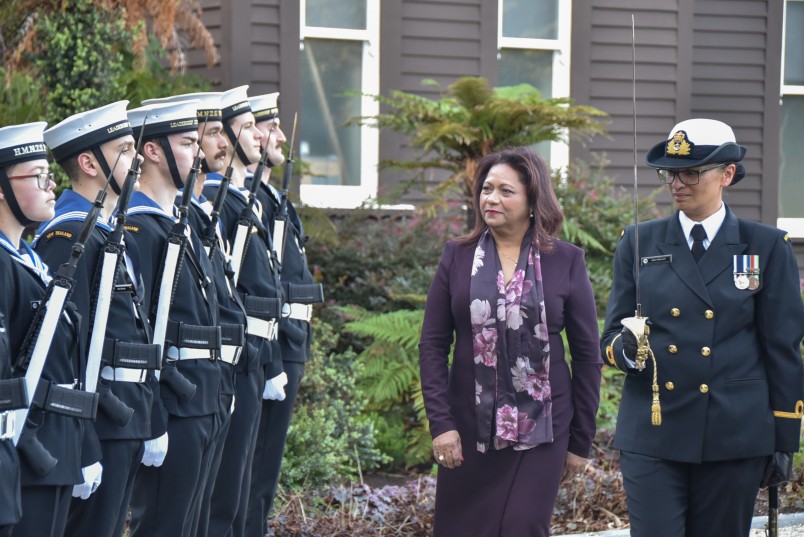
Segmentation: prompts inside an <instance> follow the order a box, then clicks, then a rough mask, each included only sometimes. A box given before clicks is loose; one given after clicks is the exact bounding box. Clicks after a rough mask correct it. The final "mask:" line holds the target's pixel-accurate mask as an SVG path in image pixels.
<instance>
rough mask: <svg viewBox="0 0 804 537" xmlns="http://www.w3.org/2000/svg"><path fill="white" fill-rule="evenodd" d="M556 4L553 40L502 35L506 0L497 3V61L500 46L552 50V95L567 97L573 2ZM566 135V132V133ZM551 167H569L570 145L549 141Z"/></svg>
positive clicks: (560, 0) (569, 0) (499, 0)
mask: <svg viewBox="0 0 804 537" xmlns="http://www.w3.org/2000/svg"><path fill="white" fill-rule="evenodd" d="M556 1H557V3H558V36H557V38H556V39H533V38H524V37H506V36H504V35H503V12H504V7H505V6H504V5H503V4H504V3H505V0H498V3H497V13H498V15H497V60H498V61H499V60H500V56H501V52H502V49H519V50H551V51H553V80H552V87H551V91H552V92H553V95H552V97H554V98H561V97H569V96H570V58H572V56H571V53H572V48H571V44H572V1H571V0H556ZM565 134H566V133H565ZM547 164H548V165H549V166H550V167H551V168H553V169H562V170H563V169H566V168H567V166H569V144H568V143H566V142H551V143H550V161H549V162H548V163H547Z"/></svg>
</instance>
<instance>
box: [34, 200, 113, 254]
mask: <svg viewBox="0 0 804 537" xmlns="http://www.w3.org/2000/svg"><path fill="white" fill-rule="evenodd" d="M93 205H94V204H93V203H92V202H91V201H89V200H88V199H86V198H85V197H84V196H82V195H81V194H77V193H76V192H75V191H73V190H69V189H68V190H65V191H64V192H62V193H61V195H60V196H59V199H58V200H56V206H55V207H54V211H55V216H54V217H53V219H51V220H49V221H47V222H43V223H42V224H41V225H40V226H39V229H38V230H37V231H36V238H35V239H34V243H33V244H34V245H36V241H38V240H39V237H41V236H42V235H43V234H44V233H45V232H47V231H48V230H50V229H52V228H54V227H56V226H57V225H59V224H62V223H64V222H72V221H76V220H78V221H81V222H83V221H84V220H86V217H87V214H89V212H90V211H91V210H92V207H93ZM110 223H111V219H110V220H109V221H107V220H104V219H103V216H102V215H101V214H98V218H97V220H96V221H95V225H97V226H98V227H100V228H103V229H104V230H106V231H112V226H111V225H110Z"/></svg>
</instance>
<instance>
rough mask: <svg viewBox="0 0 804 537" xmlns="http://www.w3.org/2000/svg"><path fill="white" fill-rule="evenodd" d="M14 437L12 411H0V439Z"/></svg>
mask: <svg viewBox="0 0 804 537" xmlns="http://www.w3.org/2000/svg"><path fill="white" fill-rule="evenodd" d="M9 438H14V411H13V410H8V411H6V412H0V440H8V439H9Z"/></svg>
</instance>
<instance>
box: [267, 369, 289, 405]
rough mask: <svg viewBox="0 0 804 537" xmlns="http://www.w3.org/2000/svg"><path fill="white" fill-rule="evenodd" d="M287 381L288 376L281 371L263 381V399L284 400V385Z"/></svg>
mask: <svg viewBox="0 0 804 537" xmlns="http://www.w3.org/2000/svg"><path fill="white" fill-rule="evenodd" d="M287 383H288V376H287V374H286V373H285V372H284V371H283V372H282V373H279V374H278V375H277V376H275V377H274V378H272V379H270V380H266V381H265V389H264V390H263V391H262V398H263V399H273V400H274V401H284V400H285V385H286V384H287Z"/></svg>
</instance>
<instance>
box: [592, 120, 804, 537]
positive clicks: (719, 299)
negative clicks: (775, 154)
mask: <svg viewBox="0 0 804 537" xmlns="http://www.w3.org/2000/svg"><path fill="white" fill-rule="evenodd" d="M745 152H746V149H745V147H743V146H741V145H738V144H737V143H736V141H735V137H734V133H733V132H732V129H731V128H730V127H729V126H728V125H726V124H725V123H722V122H720V121H715V120H711V119H691V120H687V121H683V122H681V123H679V124H678V125H676V126H675V128H673V130H672V131H671V132H670V134H669V136H668V139H667V140H665V141H663V142H661V143H659V144H657V145H656V146H654V147H653V148H652V149H651V150H650V151H649V152H648V155H647V162H648V164H649V165H650V166H652V167H654V168H657V170H658V173H659V179H660V181H661V182H663V183H666V184H667V185H668V188H669V190H670V194H671V195H672V196H673V200H674V202H675V204H676V207H677V209H678V211H677V212H676V213H675V214H673V215H672V216H670V217H668V218H662V219H658V220H652V221H649V222H643V223H640V224H639V250H638V251H639V257H640V259H638V260H636V261H638V263H635V259H634V258H635V243H634V239H635V237H634V227H633V226H631V227H629V228H627V229H626V231H625V234H624V236H623V238H622V240H621V241H620V244H619V246H618V248H617V252H616V254H615V259H614V279H613V287H612V291H611V297H610V299H609V304H608V311H607V313H606V326H605V329H604V333H603V338H602V347H603V354H604V358H605V359H606V360H607V362H608V363H609V364H610V365H612V366H613V367H617V368H619V369H621V370H623V371H625V372H626V374H627V376H626V379H625V387H624V389H623V394H622V402H621V404H620V412H619V417H618V420H617V431H616V437H615V442H614V446H615V447H616V448H618V449H620V450H621V468H622V473H623V478H624V485H625V490H626V493H627V496H628V511H629V517H630V522H631V535H633V536H635V537H639V536H650V537H660V536H661V537H664V536H668V537H671V536H679V537H680V536H686V537H698V536H707V537H708V536H711V535H724V536H726V535H727V536H734V537H737V536H747V535H748V534H749V531H750V523H751V517H752V515H753V508H754V502H755V499H756V496H757V492H758V489H759V488H760V482H761V481H762V480H763V475H764V473H765V472H766V470H768V469H770V470H774V471H775V473H782V474H783V473H785V472H789V471H790V467H789V464H790V462H791V460H792V454H793V453H794V452H796V451H798V449H799V431H800V427H801V418H802V415H803V414H802V412H803V411H804V402H802V389H803V388H804V385H802V382H803V380H802V379H803V378H804V368H802V360H801V355H800V354H799V345H800V343H801V339H802V336H804V307H802V302H801V295H800V290H799V277H798V269H797V267H796V260H795V258H794V256H793V252H792V249H791V246H790V240H789V237H788V235H787V234H786V233H785V232H784V231H781V230H779V229H776V228H774V227H770V226H767V225H763V224H760V223H756V222H751V221H748V220H743V219H741V218H737V216H735V214H734V213H733V212H732V211H731V209H730V208H729V207H728V206H727V205H726V204H725V203H724V202H723V190H724V189H725V188H727V187H729V186H730V185H733V184H734V183H736V182H738V181H739V180H741V179H742V178H743V177H744V175H745V169H744V168H743V165H742V164H740V161H741V160H742V159H743V157H744V155H745ZM637 270H638V271H639V280H637V279H636V271H637ZM637 281H639V295H637V292H636V291H637V288H636V285H637ZM637 298H639V301H640V302H641V305H642V317H641V318H637V317H635V316H634V311H635V309H636V304H637ZM645 318H647V328H648V329H649V333H647V334H646V339H647V344H646V341H645V338H644V337H643V334H644V333H645V332H644V331H643V330H642V327H643V325H644V319H645ZM648 346H649V347H648ZM654 358H655V361H654ZM643 366H644V368H643ZM777 466H778V467H779V468H777ZM788 476H789V473H788Z"/></svg>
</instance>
